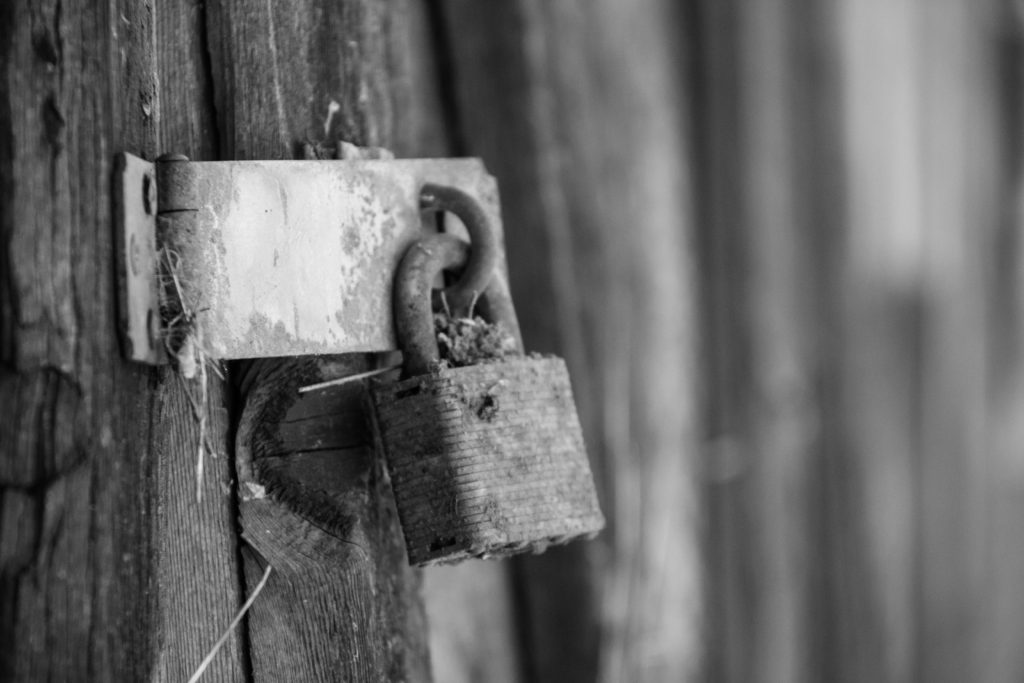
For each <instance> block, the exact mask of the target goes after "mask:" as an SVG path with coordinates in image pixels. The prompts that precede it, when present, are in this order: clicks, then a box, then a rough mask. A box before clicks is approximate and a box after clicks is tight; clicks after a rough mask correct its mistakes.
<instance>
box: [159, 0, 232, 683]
mask: <svg viewBox="0 0 1024 683" xmlns="http://www.w3.org/2000/svg"><path fill="white" fill-rule="evenodd" d="M155 12H156V44H155V46H154V47H155V50H156V62H157V66H158V72H159V74H160V91H159V99H158V105H159V106H158V108H157V112H158V116H159V126H158V128H159V141H160V152H161V153H177V154H185V155H187V156H188V157H189V158H190V159H194V160H196V161H202V160H206V159H216V158H217V157H218V153H219V146H218V139H217V130H216V127H215V120H216V118H215V111H214V109H213V99H212V97H213V93H212V88H213V83H212V80H211V74H210V67H209V57H208V55H207V52H206V45H205V39H206V36H205V28H206V26H205V24H206V17H205V14H204V11H203V7H202V6H201V5H195V4H193V3H190V2H185V1H179V0H161V1H160V2H158V3H157V4H156V7H155ZM159 376H160V379H161V382H160V386H159V387H158V389H157V391H156V397H155V406H154V408H155V411H156V414H155V415H154V420H155V422H154V423H155V424H158V425H163V426H164V428H162V429H160V430H159V432H158V435H157V438H156V439H155V441H154V449H155V454H156V458H157V459H156V462H157V467H156V480H157V487H156V491H155V492H154V494H153V495H154V501H153V503H152V504H153V505H155V509H156V510H158V511H159V514H158V515H156V516H155V517H154V522H155V524H154V527H153V531H152V533H153V539H154V541H153V551H154V555H155V558H156V559H155V565H156V566H155V569H154V572H155V579H156V585H157V587H158V593H157V595H158V597H157V600H158V603H159V622H158V626H157V631H156V634H157V635H156V640H157V643H158V645H157V655H156V663H155V666H154V673H153V677H154V679H155V680H166V681H180V680H188V678H189V677H190V676H191V675H192V673H193V671H195V669H196V667H197V666H198V665H199V663H200V662H201V661H202V660H203V658H204V657H205V656H206V654H207V652H208V651H209V650H210V648H211V647H213V644H214V643H216V642H217V639H218V638H219V637H220V635H221V633H222V632H223V631H224V629H225V628H227V626H228V624H230V623H231V619H232V618H233V617H234V615H235V613H236V612H237V610H238V609H239V607H240V606H241V604H242V602H244V600H245V595H244V594H243V590H244V587H243V585H242V570H241V564H240V563H241V557H240V555H239V545H240V540H239V539H238V537H237V529H236V525H237V522H236V516H237V502H236V500H235V492H234V490H233V481H234V464H233V462H232V459H231V438H230V434H231V433H232V432H231V430H230V428H229V408H230V403H229V391H228V388H227V385H226V383H225V382H223V381H221V380H220V379H218V378H217V377H216V376H215V375H214V374H213V373H212V372H211V373H209V376H208V381H207V390H208V409H207V411H206V420H207V424H206V428H205V431H206V434H207V438H208V441H209V444H210V445H211V446H213V447H214V448H215V449H216V452H215V453H206V454H205V456H204V463H203V475H202V485H201V491H202V497H201V499H199V500H197V497H196V476H197V471H196V468H197V460H198V456H197V448H198V447H199V439H200V433H199V424H198V420H197V419H196V417H195V416H194V414H193V409H192V404H191V401H190V400H189V397H188V395H186V392H188V393H189V394H191V395H192V397H193V399H198V398H199V397H200V396H201V393H202V390H201V386H200V384H199V382H200V381H201V380H199V379H197V380H194V381H183V380H182V379H181V378H180V377H178V376H176V375H175V373H173V372H170V371H167V370H164V371H162V372H160V375H159ZM247 658H248V653H247V651H246V642H245V638H244V631H243V630H242V629H236V630H235V632H234V633H232V635H231V637H230V638H229V640H228V641H227V642H226V643H225V644H224V646H223V647H222V648H221V650H220V651H219V653H218V655H217V657H216V658H215V659H214V660H213V661H212V662H211V663H210V666H209V667H208V668H207V669H206V673H205V674H204V677H203V680H204V681H207V680H209V681H241V680H245V678H246V672H247V670H248V661H247Z"/></svg>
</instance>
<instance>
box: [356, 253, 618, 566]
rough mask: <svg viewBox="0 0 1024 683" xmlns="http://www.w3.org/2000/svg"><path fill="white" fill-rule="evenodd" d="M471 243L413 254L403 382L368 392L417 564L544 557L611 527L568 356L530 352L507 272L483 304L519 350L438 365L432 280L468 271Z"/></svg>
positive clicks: (406, 277)
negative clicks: (561, 545)
mask: <svg viewBox="0 0 1024 683" xmlns="http://www.w3.org/2000/svg"><path fill="white" fill-rule="evenodd" d="M471 234H472V233H471ZM469 249H470V247H469V245H467V243H465V242H463V241H462V240H460V239H457V238H455V237H452V236H450V235H434V236H432V237H428V238H425V239H423V240H421V241H420V242H418V243H417V244H415V245H414V246H413V247H411V248H410V249H409V251H408V252H407V253H406V254H405V257H404V258H403V260H402V263H401V265H400V266H399V270H398V274H397V277H396V284H395V310H396V326H397V334H398V340H399V346H400V348H401V349H402V351H403V356H404V363H405V364H404V368H403V378H402V379H400V380H399V381H397V382H393V383H377V384H376V385H375V386H374V388H373V390H372V396H373V403H374V409H375V416H376V425H377V430H378V436H379V439H380V441H381V445H382V447H383V449H384V451H385V454H386V457H387V461H388V470H389V472H390V475H391V482H392V487H393V489H394V493H395V500H396V502H397V506H398V515H399V519H400V522H401V525H402V530H403V534H404V535H405V542H406V548H407V550H408V554H409V561H410V563H411V564H413V565H417V566H426V565H431V564H441V563H452V562H458V561H460V560H463V559H467V558H471V557H482V558H489V557H495V558H496V557H504V556H507V555H512V554H515V553H519V552H524V551H533V552H541V551H542V550H544V549H545V548H546V547H547V546H548V545H551V544H558V543H565V542H567V541H570V540H572V539H574V538H578V537H581V536H588V537H589V536H593V535H594V534H596V533H597V532H598V531H599V530H601V529H602V528H603V527H604V517H603V515H602V514H601V510H600V508H599V507H598V502H597V495H596V493H595V490H594V482H593V477H592V475H591V472H590V466H589V464H588V462H587V455H586V452H585V450H584V446H583V437H582V432H581V429H580V424H579V419H578V417H577V415H576V407H575V404H574V402H573V396H572V389H571V387H570V384H569V375H568V371H567V369H566V366H565V363H564V361H562V360H561V359H560V358H554V357H527V356H524V355H522V345H521V342H519V340H518V336H519V333H518V324H517V323H516V320H515V313H514V310H513V308H512V305H511V300H510V298H509V296H508V293H507V290H506V289H505V287H504V285H503V283H502V281H501V279H500V278H498V277H493V278H491V281H490V283H489V285H488V286H487V289H486V291H485V292H484V295H483V296H482V297H481V301H480V302H479V303H480V306H481V308H482V309H484V312H485V313H486V314H487V315H488V317H490V318H491V322H499V323H500V324H501V325H502V326H503V327H505V328H506V329H507V330H508V332H509V333H510V334H512V335H513V337H514V338H515V340H516V344H518V348H517V349H516V353H515V354H514V355H512V356H507V357H504V358H501V359H500V360H495V361H492V362H483V363H479V364H475V365H467V366H463V367H451V368H449V367H444V364H442V363H440V362H439V355H438V344H437V339H436V337H435V332H434V314H433V307H432V304H431V292H432V290H431V284H432V282H433V281H434V279H435V278H436V276H437V275H438V273H440V272H441V270H442V269H456V268H459V267H462V266H464V265H465V264H466V262H467V259H468V252H469Z"/></svg>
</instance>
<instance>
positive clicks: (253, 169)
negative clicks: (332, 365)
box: [114, 153, 504, 364]
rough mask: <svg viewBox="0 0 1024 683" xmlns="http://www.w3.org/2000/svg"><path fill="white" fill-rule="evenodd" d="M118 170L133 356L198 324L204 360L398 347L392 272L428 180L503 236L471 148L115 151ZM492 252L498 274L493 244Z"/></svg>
mask: <svg viewBox="0 0 1024 683" xmlns="http://www.w3.org/2000/svg"><path fill="white" fill-rule="evenodd" d="M115 169H116V171H115V186H114V191H115V220H116V233H117V236H118V245H117V248H118V260H119V289H120V293H121V297H120V326H121V336H122V340H123V348H124V352H125V355H126V356H127V357H129V358H131V359H132V360H136V361H140V362H144V363H151V364H160V363H166V362H167V361H168V344H167V339H168V336H169V335H173V334H174V327H175V326H178V327H185V328H188V329H198V330H201V343H202V344H203V351H204V354H205V356H206V357H207V358H210V359H228V358H256V357H270V356H293V355H306V354H335V353H351V352H374V351H388V350H393V349H395V348H397V346H396V341H395V332H394V323H393V315H392V305H391V292H392V281H393V279H394V273H395V269H396V267H397V265H398V262H399V260H400V259H401V256H402V255H403V254H404V253H405V251H406V249H407V248H408V247H409V245H410V244H412V243H413V242H414V241H416V239H418V238H419V237H421V236H422V234H423V214H422V212H421V209H422V207H421V205H420V190H421V188H422V187H423V186H424V185H425V184H436V185H444V186H451V187H455V188H458V189H459V190H461V191H462V192H464V193H465V194H467V195H469V196H470V197H472V198H473V199H475V200H476V202H477V203H478V204H479V206H480V207H481V208H482V209H483V211H484V212H485V213H486V214H487V217H488V219H489V222H490V225H491V226H492V229H493V230H494V231H495V236H496V238H497V243H498V249H499V252H500V250H501V248H502V247H501V245H502V244H503V242H502V239H501V234H502V233H501V213H500V208H499V202H498V192H497V184H496V182H495V180H494V178H493V177H491V176H490V175H488V173H487V172H486V170H485V169H484V166H483V164H482V162H481V161H480V160H478V159H399V160H396V159H372V160H368V159H359V160H337V161H336V160H327V161H225V162H194V161H188V160H187V159H185V158H184V157H161V159H158V160H157V161H156V162H155V163H154V162H148V161H145V160H143V159H140V158H138V157H135V156H132V155H131V154H126V153H123V154H120V155H118V157H117V163H116V167H115ZM453 223H454V222H453ZM454 229H455V231H456V232H457V231H458V227H456V228H454ZM447 230H449V228H448V227H446V231H447ZM498 262H499V268H498V270H499V273H504V254H503V252H501V253H500V254H499V259H498ZM169 291H173V292H174V294H175V298H176V299H177V302H176V305H177V310H171V311H168V292H169Z"/></svg>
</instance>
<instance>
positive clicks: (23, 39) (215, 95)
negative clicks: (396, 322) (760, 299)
mask: <svg viewBox="0 0 1024 683" xmlns="http://www.w3.org/2000/svg"><path fill="white" fill-rule="evenodd" d="M681 21H682V19H681V17H679V16H677V11H676V9H675V5H674V3H672V2H669V1H668V0H643V1H639V2H635V3H619V2H615V1H614V0H605V1H603V2H598V3H592V2H583V1H582V0H571V1H569V2H561V3H546V2H542V1H541V0H520V1H517V2H511V3H500V4H496V5H494V6H488V7H483V6H482V3H473V2H465V1H461V0H429V1H427V0H423V1H418V0H351V1H344V2H328V1H326V0H298V1H296V2H291V3H272V2H265V3H252V2H241V0H210V1H208V2H205V3H192V2H185V1H184V0H149V1H147V2H141V3H140V2H129V1H128V0H111V1H109V2H106V3H99V2H89V1H88V0H53V1H40V2H33V1H29V0H17V1H15V2H10V3H4V4H3V7H2V8H0V26H3V27H6V28H5V31H6V32H7V33H6V36H5V38H4V41H3V44H2V46H0V64H2V69H0V71H2V74H3V79H2V80H0V102H2V103H3V106H2V107H0V197H2V198H3V201H2V203H0V238H2V239H0V257H2V261H3V271H2V273H3V277H2V278H0V325H2V327H0V358H2V361H3V367H2V370H0V404H2V406H3V413H4V414H5V415H7V416H8V417H7V418H5V419H3V420H2V421H0V449H2V450H0V642H3V647H2V648H0V675H2V676H3V677H4V678H5V679H8V678H9V679H11V680H48V679H62V680H95V681H135V680H146V679H152V680H187V679H188V677H189V676H190V675H191V674H192V673H193V671H195V669H196V667H197V666H198V665H199V662H200V661H201V660H202V659H203V658H204V656H205V655H206V654H207V652H208V651H209V650H210V648H211V646H212V644H213V643H214V642H215V641H216V640H217V638H218V637H219V636H220V634H221V632H222V631H223V630H224V629H225V628H226V626H227V624H228V623H229V622H230V621H231V619H232V618H233V616H234V615H235V613H236V612H237V611H238V609H239V607H240V606H241V604H242V602H243V601H244V599H245V597H246V596H247V595H248V594H249V593H250V592H251V591H252V590H254V589H255V586H256V585H257V582H258V581H259V580H260V579H261V578H262V577H263V576H264V571H265V568H266V566H267V565H268V564H269V565H270V566H271V567H272V572H271V573H270V575H269V578H268V580H267V583H266V585H265V588H264V589H263V591H262V592H261V593H260V595H259V596H258V597H257V599H256V601H255V603H254V604H253V607H252V609H251V611H250V612H249V614H248V615H247V618H246V620H245V621H244V622H243V624H242V626H240V627H239V628H237V629H235V630H234V631H233V632H232V634H231V636H230V637H229V639H228V640H227V642H226V644H225V645H224V647H223V648H222V649H221V650H220V651H219V652H218V654H217V655H216V656H215V657H214V659H213V660H212V662H211V664H210V666H209V668H208V669H207V670H206V672H205V675H204V679H203V680H232V681H234V680H249V679H253V680H427V679H428V678H429V677H430V676H431V673H430V672H431V671H433V672H434V675H435V677H436V680H439V681H440V680H443V681H459V680H467V681H468V680H490V681H512V680H558V681H570V680H580V681H584V680H586V681H589V680H606V681H616V680H636V681H641V680H682V679H685V678H686V677H688V676H690V675H693V674H694V673H695V672H696V671H697V668H698V666H699V660H700V658H699V634H698V632H697V631H696V630H695V628H694V624H695V623H697V621H698V620H699V618H700V612H701V601H700V598H699V596H700V590H701V573H700V562H699V559H698V558H699V554H698V552H697V546H698V539H697V533H696V528H697V527H696V519H697V516H698V514H699V506H698V505H697V500H696V486H695V485H694V483H693V482H694V478H693V476H692V470H693V463H694V462H695V453H696V449H695V439H696V436H695V433H694V424H695V420H696V414H697V411H696V403H695V383H694V376H695V375H694V373H695V369H694V342H693V340H694V338H695V336H694V335H695V333H694V328H693V327H692V325H691V324H690V323H691V321H692V319H693V318H694V314H693V311H694V305H695V304H694V302H695V297H694V294H693V291H694V273H693V264H692V262H691V258H690V256H689V254H690V250H689V248H688V245H687V237H686V236H687V234H688V229H689V226H690V221H691V198H690V192H689V182H690V179H689V171H688V168H687V162H686V159H687V158H688V157H687V154H686V148H687V141H686V140H685V138H684V136H683V134H682V131H683V130H685V125H684V124H685V116H684V112H683V107H682V92H683V88H684V86H685V79H684V78H683V76H682V74H681V72H680V70H679V69H678V68H677V66H678V60H679V59H680V53H679V51H678V50H677V48H676V47H675V45H676V44H677V41H676V38H675V36H676V35H678V33H679V31H680V29H679V26H680V23H681ZM638 75H641V76H640V77H638ZM338 139H344V140H348V141H351V142H354V143H356V144H360V145H379V146H385V147H388V148H390V149H392V150H393V151H394V152H395V153H396V154H397V155H399V156H450V155H456V154H469V155H479V156H483V157H484V159H485V162H486V163H487V164H488V167H489V168H490V170H491V171H492V172H493V173H495V174H496V175H497V177H498V181H499V184H500V187H501V188H502V193H503V206H504V212H505V221H506V224H507V226H508V228H507V233H508V234H507V240H508V249H509V256H510V261H511V271H512V273H511V278H512V285H513V290H514V292H513V293H514V296H515V297H516V299H517V301H519V315H520V318H521V320H522V322H523V327H524V332H525V336H526V342H527V345H528V346H530V347H531V348H534V349H537V350H541V351H556V352H559V353H561V354H562V355H564V356H565V357H566V358H567V359H568V361H569V364H570V368H571V371H572V374H573V378H574V382H575V384H576V390H577V396H578V402H579V408H580V411H581V416H582V419H583V422H584V426H585V430H586V439H587V442H588V446H589V449H590V453H591V456H592V460H593V464H594V469H595V471H596V474H597V477H598V481H599V484H600V488H601V495H602V502H603V505H604V507H605V510H606V512H607V514H608V517H609V519H610V522H611V523H610V525H609V529H608V530H607V531H606V532H605V534H604V535H603V536H602V537H601V539H600V540H598V541H596V542H594V543H590V544H576V545H572V546H569V547H567V548H564V549H560V550H557V551H552V552H551V553H549V554H548V555H545V556H542V557H539V558H528V559H526V560H523V561H517V562H512V563H505V564H487V563H476V564H471V565H466V566H464V567H460V568H455V569H438V570H433V571H431V572H429V573H427V574H426V575H425V576H424V575H423V573H421V572H418V571H413V570H410V569H409V568H407V567H406V565H405V563H404V557H403V555H402V550H401V544H400V536H399V535H398V529H397V526H396V522H395V519H394V515H393V511H392V507H391V502H390V499H389V497H388V491H387V487H386V485H385V483H384V480H383V478H382V476H381V469H380V463H379V461H378V460H377V459H376V458H375V456H374V454H373V452H372V449H371V448H370V444H369V443H368V441H367V437H366V434H365V433H364V430H362V429H361V428H360V427H359V426H358V425H357V423H358V422H359V421H358V419H356V418H357V416H358V413H359V410H360V407H359V397H358V395H357V394H356V393H352V392H350V393H348V394H344V395H339V396H338V397H336V398H337V403H336V404H334V405H332V406H329V408H330V410H325V412H321V413H313V412H309V411H310V410H318V408H314V407H311V406H310V405H308V404H298V403H296V402H294V401H284V402H283V403H282V402H281V400H280V397H281V396H282V395H284V394H286V393H287V392H286V391H285V389H287V388H289V387H292V386H293V385H294V382H296V381H298V380H299V379H300V378H305V379H308V378H309V377H320V376H323V375H324V373H327V372H333V373H337V372H353V371H357V370H358V369H360V368H363V367H366V366H367V364H368V363H371V362H372V359H368V358H364V357H346V358H344V359H312V358H305V359H296V360H292V361H260V362H257V363H249V364H243V363H235V364H232V365H231V366H230V367H229V368H228V373H227V374H228V377H227V380H226V381H221V380H219V379H215V378H211V379H210V380H209V385H208V390H209V402H208V408H207V410H206V414H205V419H206V421H207V427H206V431H207V432H208V434H209V438H210V441H211V445H212V449H213V450H214V451H215V452H216V457H208V458H207V459H206V462H205V472H204V474H203V476H202V478H201V480H200V481H201V487H202V497H201V499H200V500H197V499H196V496H195V495H194V489H195V486H196V484H195V482H196V476H197V473H196V460H197V450H196V449H197V444H198V440H199V421H200V420H199V416H197V415H196V414H195V412H194V410H193V408H192V405H191V402H190V399H189V392H190V391H195V389H196V387H195V385H194V384H191V385H189V384H187V383H186V382H184V381H182V380H181V379H180V378H179V377H178V376H177V375H175V374H174V373H173V372H172V371H170V370H168V369H167V368H161V369H153V368H147V367H143V366H138V365H132V364H130V363H128V362H126V361H124V360H123V359H122V357H121V355H120V352H119V349H118V347H117V339H116V320H117V317H116V313H117V311H116V306H115V301H116V291H115V276H114V273H115V271H114V263H113V234H112V221H111V211H112V208H111V176H112V163H113V158H114V154H115V153H117V152H119V151H128V152H132V153H134V154H137V155H140V156H144V157H146V158H149V159H152V158H154V157H155V156H156V155H158V154H160V153H164V152H174V153H179V154H185V155H187V156H189V157H190V158H192V159H194V160H208V159H282V158H292V157H295V156H297V155H300V154H301V153H302V150H303V146H304V143H305V142H313V143H327V144H330V143H332V142H334V141H336V140H338ZM321 408H322V406H321ZM303 411H306V412H303ZM325 414H329V415H333V416H334V417H329V418H325V417H324V415H325ZM338 415H345V416H347V417H348V420H349V421H348V422H346V421H345V420H343V419H341V418H339V417H337V416H338ZM306 418H316V419H318V420H321V421H326V422H331V421H332V420H333V421H334V422H336V423H337V428H336V429H335V430H334V431H333V432H332V434H334V435H335V438H337V440H338V441H337V443H336V444H335V446H336V448H335V451H337V452H336V453H335V456H334V459H332V460H331V461H330V462H328V463H326V464H325V462H324V460H323V458H320V459H319V460H317V459H316V458H315V457H306V456H309V453H306V452H305V451H302V449H298V450H293V451H290V452H289V453H288V454H287V456H288V457H287V458H285V459H284V460H282V463H283V464H282V470H281V477H283V478H284V479H287V480H289V481H293V482H294V481H296V480H298V481H303V480H306V481H308V478H309V476H310V472H311V470H310V468H313V467H318V468H326V470H325V471H327V472H328V473H329V474H330V475H331V477H332V481H334V482H335V487H334V489H333V490H332V496H333V497H331V499H330V500H328V501H321V503H322V504H321V503H317V504H316V505H312V506H311V505H310V504H309V500H310V498H308V497H305V496H289V495H284V494H281V495H278V494H279V490H278V489H275V488H274V486H273V485H272V484H273V482H267V481H261V480H259V476H264V475H259V476H257V478H256V479H253V476H254V475H253V473H252V472H250V471H247V470H246V468H245V467H244V463H245V462H246V461H245V458H244V453H245V449H246V447H247V444H251V443H252V439H254V438H257V439H258V438H263V437H261V436H259V435H255V436H254V434H255V433H256V432H257V431H259V430H260V429H264V430H266V429H268V427H267V425H270V426H271V427H270V428H276V427H275V426H280V425H282V424H285V423H288V422H289V421H290V420H300V419H306ZM260 434H263V433H262V432H261V433H260ZM263 436H265V434H264V435H263ZM240 453H241V454H243V455H241V456H240V455H239V454H240ZM239 458H241V459H239ZM239 463H243V466H241V467H240V466H239ZM318 471H319V470H318ZM304 477H305V479H304ZM250 483H254V484H256V485H257V486H263V485H265V484H271V485H269V486H267V488H268V490H269V493H268V494H267V495H266V496H262V495H252V489H250V488H248V487H247V484H250ZM278 483H279V482H278ZM325 506H326V507H325ZM324 509H329V510H331V511H333V512H338V514H337V515H334V516H331V515H327V517H330V519H329V520H326V521H325V520H324V519H322V518H321V517H319V516H318V515H319V514H320V513H321V512H322V511H323V510H324ZM421 585H425V591H423V594H425V605H424V602H423V600H422V599H421V597H420V596H421ZM428 615H429V626H428V619H427V616H428ZM431 658H432V660H433V661H431Z"/></svg>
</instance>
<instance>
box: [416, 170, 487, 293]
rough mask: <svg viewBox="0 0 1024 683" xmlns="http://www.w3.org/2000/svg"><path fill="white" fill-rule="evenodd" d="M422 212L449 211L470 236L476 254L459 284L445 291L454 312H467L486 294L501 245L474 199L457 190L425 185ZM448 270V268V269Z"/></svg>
mask: <svg viewBox="0 0 1024 683" xmlns="http://www.w3.org/2000/svg"><path fill="white" fill-rule="evenodd" d="M420 208H421V209H423V210H426V211H448V212H450V213H453V214H455V215H456V216H458V217H459V220H461V221H462V224H463V225H465V226H466V232H468V233H469V242H470V244H472V245H473V250H472V251H471V252H470V254H469V261H468V262H467V263H466V264H465V267H464V268H463V270H462V276H461V277H460V278H459V280H458V282H456V283H454V284H452V285H451V286H449V287H445V290H444V294H445V299H446V300H447V301H448V303H449V305H451V306H453V307H455V308H459V309H462V308H468V307H469V306H470V305H471V304H472V302H473V301H474V300H476V299H477V298H479V297H480V295H481V294H483V292H484V290H485V289H487V285H488V284H489V283H490V281H491V276H492V275H493V274H494V269H495V268H496V267H497V265H498V241H497V239H496V238H495V236H494V231H493V230H492V229H491V222H490V219H489V218H488V216H487V212H486V211H484V208H483V206H481V205H480V203H479V202H477V201H476V200H475V199H474V198H473V197H471V196H470V195H468V194H466V193H465V192H463V191H462V190H460V189H458V188H456V187H450V186H448V185H437V184H435V183H426V184H424V185H423V187H422V188H420ZM446 267H447V266H446Z"/></svg>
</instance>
